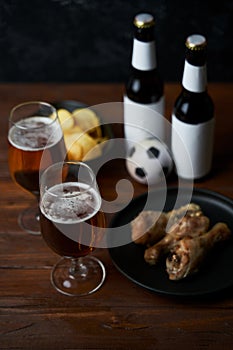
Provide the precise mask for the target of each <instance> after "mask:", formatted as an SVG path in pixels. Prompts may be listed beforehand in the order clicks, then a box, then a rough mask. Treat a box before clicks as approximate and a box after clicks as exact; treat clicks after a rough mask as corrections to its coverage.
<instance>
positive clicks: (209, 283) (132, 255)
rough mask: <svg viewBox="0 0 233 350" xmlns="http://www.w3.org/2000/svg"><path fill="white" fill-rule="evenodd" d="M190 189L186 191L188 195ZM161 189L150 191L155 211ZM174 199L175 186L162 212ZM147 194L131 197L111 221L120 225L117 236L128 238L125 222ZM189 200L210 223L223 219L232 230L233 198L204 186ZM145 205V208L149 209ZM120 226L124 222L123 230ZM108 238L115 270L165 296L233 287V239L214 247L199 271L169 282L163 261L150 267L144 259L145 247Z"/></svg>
mask: <svg viewBox="0 0 233 350" xmlns="http://www.w3.org/2000/svg"><path fill="white" fill-rule="evenodd" d="M188 193H189V191H187V194H188ZM159 196H160V190H157V191H155V192H153V193H152V194H150V198H152V201H151V203H150V204H149V207H148V208H151V209H152V210H156V209H157V208H156V205H157V202H158V198H159ZM176 198H177V188H169V189H168V190H167V197H166V202H165V206H164V211H168V210H172V209H173V208H174V203H175V202H176ZM146 200H147V194H146V193H145V194H143V195H141V196H139V197H137V198H135V199H133V200H132V201H131V202H130V204H129V205H128V206H127V207H126V208H125V209H123V210H122V211H121V212H119V213H117V214H116V215H115V217H114V218H113V220H112V222H111V224H110V232H111V228H113V227H114V228H116V227H118V228H119V235H124V237H127V239H128V242H130V241H131V239H130V236H131V233H130V227H129V226H127V225H126V224H127V223H129V222H130V221H131V220H133V218H134V217H135V216H136V215H137V214H138V213H139V212H140V211H141V210H143V208H144V204H145V202H146ZM182 200H183V204H186V203H187V201H186V189H183V190H182ZM192 202H194V203H197V204H199V205H200V206H201V208H202V210H203V212H204V213H205V215H207V216H208V217H209V218H210V225H211V226H213V225H214V224H215V223H217V222H220V221H222V222H225V223H227V225H228V226H229V228H230V229H231V231H232V233H233V201H232V200H231V199H229V198H226V197H224V196H222V195H220V194H218V193H216V192H212V191H209V190H203V189H194V191H193V193H192ZM148 208H147V209H148ZM122 225H125V226H124V227H123V229H122V227H121V226H122ZM109 237H110V239H109V241H108V244H109V245H108V246H109V247H111V246H112V247H114V248H109V252H110V256H111V258H112V261H113V263H114V265H115V266H116V267H117V269H118V270H119V271H120V272H121V273H122V274H124V275H125V276H126V277H127V278H129V279H130V280H131V281H133V282H135V283H137V284H139V285H140V286H142V287H144V288H147V289H149V290H152V291H155V292H159V293H162V294H167V295H174V296H175V295H176V296H198V295H199V296H200V295H206V294H209V293H215V292H219V291H221V290H223V289H225V288H228V287H230V286H233V273H232V270H233V239H230V240H229V241H228V243H226V244H223V245H222V246H221V247H219V248H215V249H213V251H212V252H211V254H210V255H208V258H207V259H206V260H205V261H204V262H203V264H202V266H201V268H200V270H199V272H198V273H197V274H195V275H193V276H190V277H188V278H186V279H183V280H180V281H170V280H169V278H168V275H167V273H166V271H165V261H163V260H161V262H160V263H159V264H158V265H156V266H150V265H149V264H147V263H146V262H145V261H144V257H143V254H144V249H145V248H143V247H142V246H140V245H137V244H135V243H133V242H132V241H131V243H128V244H126V245H122V246H119V247H118V246H117V245H116V244H115V242H114V240H116V239H119V237H118V238H114V237H116V236H115V235H114V237H112V236H111V235H109Z"/></svg>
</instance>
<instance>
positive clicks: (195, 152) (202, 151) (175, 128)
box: [171, 115, 214, 179]
mask: <svg viewBox="0 0 233 350" xmlns="http://www.w3.org/2000/svg"><path fill="white" fill-rule="evenodd" d="M213 141H214V118H212V119H211V120H209V121H207V122H205V123H200V124H195V125H194V124H187V123H184V122H182V121H180V120H179V119H177V118H176V116H175V115H172V138H171V148H172V155H173V160H174V163H175V167H176V172H177V175H178V176H180V177H182V178H184V179H198V178H201V177H203V176H205V175H207V174H208V173H209V171H210V169H211V164H212V154H213Z"/></svg>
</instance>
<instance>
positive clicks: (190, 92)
mask: <svg viewBox="0 0 233 350" xmlns="http://www.w3.org/2000/svg"><path fill="white" fill-rule="evenodd" d="M206 48H207V42H206V38H205V37H204V36H202V35H197V34H195V35H191V36H189V37H188V38H187V40H186V55H185V64H184V72H183V78H182V91H181V93H180V95H179V96H178V98H177V99H176V101H175V104H174V108H173V113H172V138H171V147H172V154H173V159H174V162H175V166H176V171H177V174H178V176H180V177H182V178H185V179H200V178H202V177H204V176H206V175H207V174H208V173H209V171H210V169H211V164H212V153H213V140H214V104H213V101H212V99H211V97H210V95H209V94H208V92H207V73H206Z"/></svg>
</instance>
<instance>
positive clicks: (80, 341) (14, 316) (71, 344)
mask: <svg viewBox="0 0 233 350" xmlns="http://www.w3.org/2000/svg"><path fill="white" fill-rule="evenodd" d="M179 91H180V87H179V85H177V84H166V86H165V93H166V116H167V117H168V118H169V117H170V113H171V109H172V105H173V103H174V100H175V98H176V96H177V94H178V92H179ZM209 92H210V94H211V96H212V97H213V99H214V101H215V107H216V118H217V125H216V143H215V151H214V162H213V173H212V174H211V176H210V177H209V178H208V179H205V180H204V181H202V182H198V183H196V184H195V186H196V187H202V188H207V189H210V190H213V191H217V192H219V193H221V194H223V195H226V196H229V197H231V198H233V182H232V175H233V157H232V155H233V146H232V145H233V143H232V137H233V119H232V110H233V100H232V96H233V84H220V83H218V84H217V83H216V84H213V83H212V84H209ZM122 93H123V86H122V85H121V84H0V121H1V127H0V162H1V171H0V250H1V257H0V259H1V260H0V291H1V301H0V303H1V311H0V317H1V326H0V334H1V338H0V348H1V349H101V350H102V349H172V348H176V349H179V348H180V349H210V348H211V349H220V348H221V349H223V348H224V349H229V348H230V345H231V346H232V344H233V311H232V310H233V290H229V291H225V292H224V293H221V294H220V295H214V296H209V297H208V298H175V297H168V296H164V295H161V294H157V293H154V292H151V291H148V290H147V289H144V288H142V287H140V286H138V285H136V284H134V283H133V282H131V281H130V280H128V279H127V278H126V277H124V276H123V275H122V274H121V273H120V272H119V271H118V270H117V269H116V268H115V267H114V265H113V263H112V261H111V258H110V256H109V252H108V250H107V249H100V250H97V251H96V252H95V254H96V255H97V256H99V257H100V258H101V260H102V261H103V262H104V264H105V267H106V270H107V278H106V281H105V283H104V285H103V286H102V288H101V289H100V290H99V291H97V292H96V293H94V294H92V295H90V296H87V297H81V298H78V297H68V296H64V295H61V294H60V293H58V292H57V291H55V290H54V289H53V287H52V285H51V283H50V270H51V268H52V266H53V264H54V263H55V262H56V261H57V259H58V256H57V255H55V254H54V253H53V252H52V251H51V250H50V249H49V248H48V247H47V246H46V244H45V243H44V241H43V239H42V237H41V236H32V235H30V234H27V233H25V232H23V231H22V230H21V229H20V227H19V226H18V223H17V217H18V214H19V212H20V211H21V210H22V209H23V208H25V207H27V206H28V205H29V204H30V203H31V201H32V199H31V197H30V195H29V194H28V193H26V192H24V191H23V190H22V189H21V188H19V187H18V186H17V185H16V184H14V183H13V181H12V180H11V178H10V176H9V172H8V165H7V142H6V140H7V118H8V115H9V112H10V109H11V108H12V107H13V106H14V105H16V104H18V103H20V102H23V101H26V100H27V101H29V100H44V101H49V102H53V101H58V100H65V99H69V100H78V101H82V102H85V103H87V104H90V105H94V104H101V103H106V102H121V101H122ZM108 118H109V120H108V121H109V122H114V121H115V122H119V123H121V122H122V119H121V116H119V120H116V116H114V115H111V113H110V114H109V116H108ZM114 133H115V136H116V137H121V136H122V128H121V125H119V126H117V125H116V128H115V130H114ZM120 178H123V179H125V178H126V179H130V177H129V175H128V174H127V172H126V170H125V165H124V160H122V159H116V160H114V161H113V162H112V163H111V166H109V167H107V168H106V169H105V171H104V172H102V175H101V191H102V194H103V196H104V198H105V199H106V200H109V201H111V200H114V198H115V196H116V193H115V190H114V188H115V183H116V181H118V179H120ZM168 184H169V185H171V186H172V185H175V184H176V183H175V180H174V179H173V178H172V179H171V180H170V183H168ZM144 191H145V187H144V186H143V185H139V184H137V185H136V186H135V193H134V195H135V196H136V195H138V194H141V193H143V192H144ZM125 198H127V194H126V197H125ZM121 201H122V202H124V196H123V197H121ZM110 219H111V217H110V216H108V220H110Z"/></svg>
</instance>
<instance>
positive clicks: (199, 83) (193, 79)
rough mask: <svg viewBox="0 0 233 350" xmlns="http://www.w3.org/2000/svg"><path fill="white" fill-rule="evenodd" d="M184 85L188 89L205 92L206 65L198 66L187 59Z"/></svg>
mask: <svg viewBox="0 0 233 350" xmlns="http://www.w3.org/2000/svg"><path fill="white" fill-rule="evenodd" d="M182 85H183V87H184V88H185V89H186V90H188V91H192V92H204V91H205V90H206V85H207V76H206V65H204V66H201V67H196V66H193V65H192V64H190V63H188V62H187V61H185V64H184V73H183V80H182Z"/></svg>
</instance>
